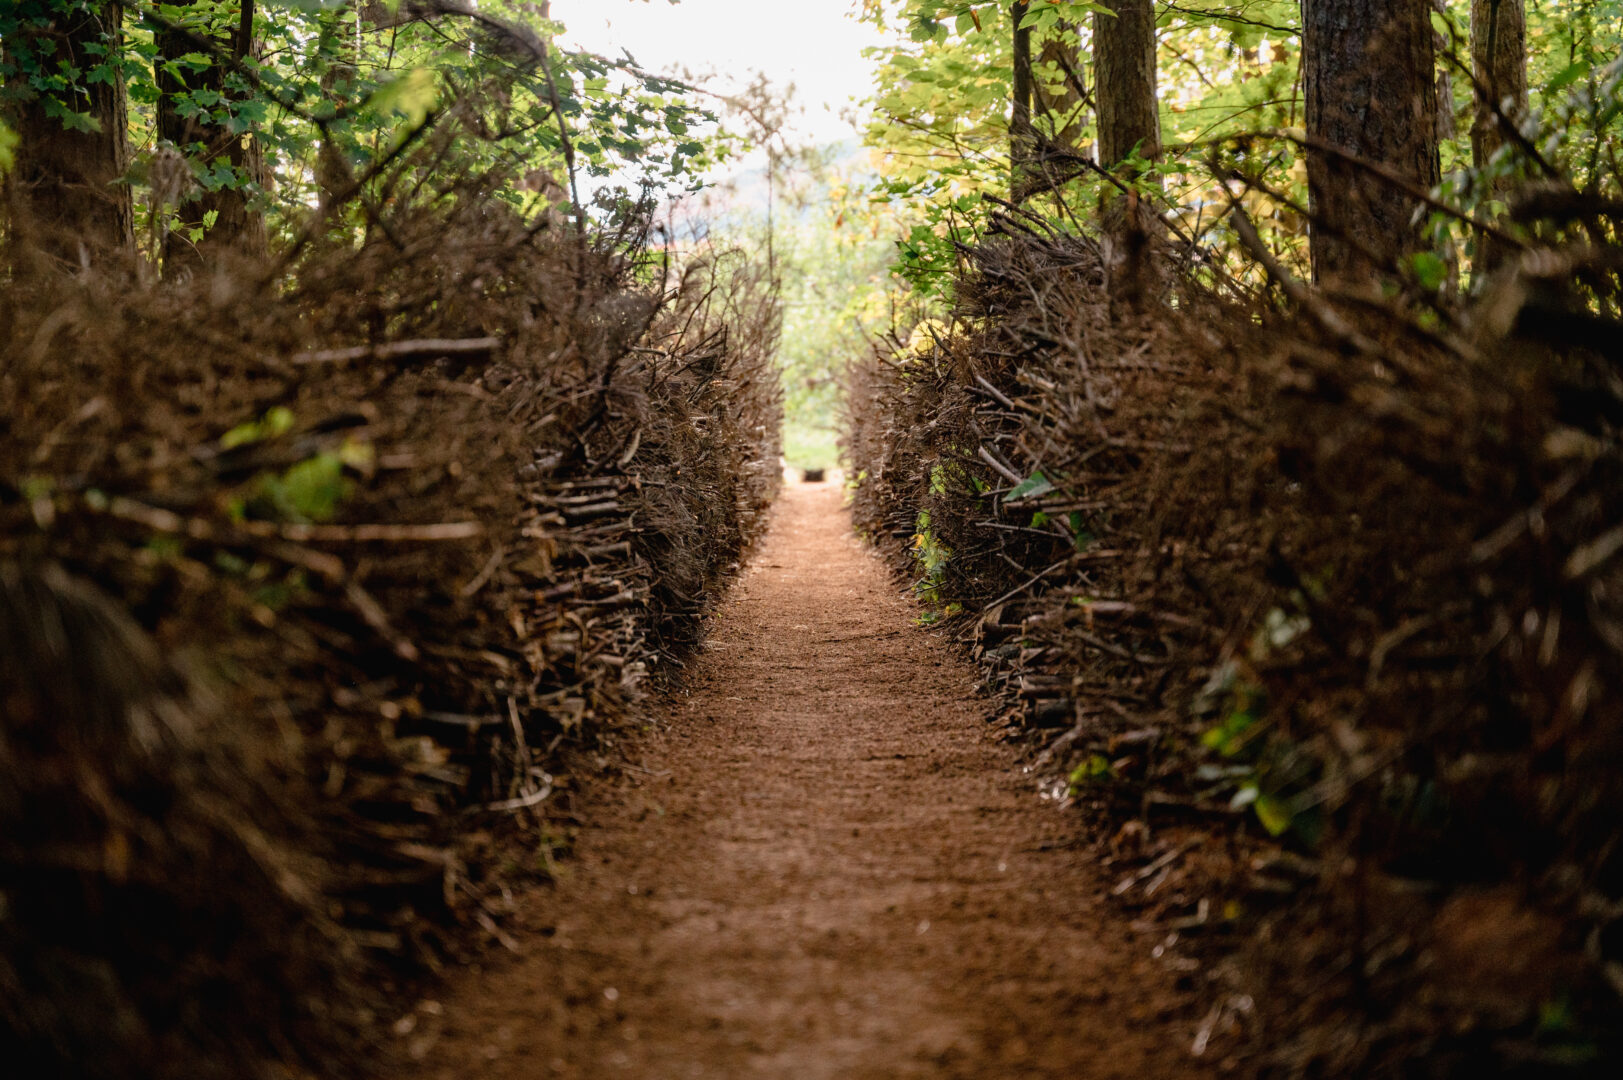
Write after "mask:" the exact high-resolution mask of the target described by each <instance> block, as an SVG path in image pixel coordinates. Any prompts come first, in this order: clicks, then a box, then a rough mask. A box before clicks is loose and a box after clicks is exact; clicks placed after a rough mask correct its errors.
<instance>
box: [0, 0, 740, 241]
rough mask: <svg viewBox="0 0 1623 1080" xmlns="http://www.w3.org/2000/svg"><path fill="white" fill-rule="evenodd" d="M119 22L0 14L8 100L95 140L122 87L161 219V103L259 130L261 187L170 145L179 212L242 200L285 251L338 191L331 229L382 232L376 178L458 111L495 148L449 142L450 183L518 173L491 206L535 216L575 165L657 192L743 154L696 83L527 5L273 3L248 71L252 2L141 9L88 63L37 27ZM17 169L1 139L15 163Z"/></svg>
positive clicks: (133, 7) (41, 12) (230, 127)
mask: <svg viewBox="0 0 1623 1080" xmlns="http://www.w3.org/2000/svg"><path fill="white" fill-rule="evenodd" d="M104 10H105V8H104V6H103V5H100V4H97V3H93V2H92V0H21V2H19V3H15V4H0V38H3V39H4V40H5V43H6V48H5V50H4V53H3V54H0V105H9V106H12V107H15V106H18V105H26V106H28V107H33V108H38V109H41V110H42V111H43V112H44V113H45V114H46V115H48V116H51V117H54V118H56V119H58V120H59V121H60V122H61V123H62V125H63V127H64V128H65V129H67V130H93V129H94V128H95V127H96V126H97V120H96V117H95V116H94V115H93V113H92V110H91V108H90V103H89V94H90V92H91V90H92V88H94V87H95V86H96V85H97V84H103V83H112V82H115V81H118V82H122V83H123V85H124V87H125V89H126V91H127V97H128V101H129V103H130V117H129V122H130V133H129V143H130V145H131V146H132V147H135V148H136V160H135V161H134V163H133V165H132V168H131V170H130V172H129V174H128V177H127V179H128V182H129V183H130V184H131V186H132V187H133V188H134V189H135V194H136V199H135V203H136V206H137V207H138V208H139V213H140V214H142V215H144V216H146V217H147V218H148V219H150V218H151V216H152V215H154V214H172V213H173V207H171V206H166V205H164V203H165V201H166V200H167V199H170V198H171V196H169V195H167V194H162V192H167V191H168V190H169V189H168V188H167V187H165V186H164V185H163V184H161V183H155V181H154V177H153V166H154V163H155V162H158V161H159V157H158V155H159V154H160V152H163V151H166V150H167V149H170V148H167V147H166V146H165V145H164V144H163V143H162V142H161V140H160V139H159V137H158V114H159V109H160V106H162V107H164V108H167V109H168V110H169V111H171V112H172V113H173V114H174V115H175V116H177V117H180V118H182V119H186V120H191V121H193V122H195V124H196V125H198V127H199V129H200V130H202V129H207V130H221V131H226V132H230V133H233V134H240V133H249V134H251V137H252V139H253V141H254V142H255V143H256V144H257V146H258V149H259V152H260V154H261V155H262V158H263V165H264V170H263V172H262V173H261V172H255V171H253V170H250V169H249V168H247V167H246V166H242V165H234V164H233V163H232V162H231V161H230V160H229V159H228V158H227V156H225V155H222V154H221V153H219V151H218V149H217V148H210V147H207V146H204V145H203V144H202V143H194V144H191V145H186V146H179V147H173V148H172V149H174V150H178V151H180V152H181V153H182V154H183V155H184V156H185V159H186V162H187V166H188V168H189V170H190V173H191V176H190V180H191V186H192V190H193V193H192V194H187V193H185V192H184V191H183V192H182V194H181V195H180V196H179V198H180V200H181V201H185V200H187V199H190V198H193V197H195V192H197V191H218V190H221V189H242V190H246V191H248V192H249V194H250V197H251V205H252V206H253V207H255V208H256V209H258V210H261V211H263V212H265V213H266V214H267V220H268V224H269V226H270V232H271V234H272V236H273V237H274V236H281V237H288V236H290V235H292V234H293V233H294V231H295V230H297V229H298V228H301V227H302V223H303V222H304V220H305V219H306V217H307V215H308V213H309V211H310V208H311V207H313V206H317V205H320V204H321V203H322V201H323V198H324V193H326V192H327V191H328V189H336V190H340V191H345V192H353V193H358V194H360V195H362V196H363V198H362V199H360V200H359V201H354V200H352V201H351V202H352V205H350V206H347V207H346V209H345V211H344V213H343V214H342V215H341V216H339V217H337V218H336V219H335V220H334V222H333V224H334V225H335V226H337V227H340V228H350V229H352V230H355V231H356V232H359V231H361V230H363V229H364V228H366V226H367V222H368V220H369V218H368V217H367V213H366V211H365V209H364V203H365V202H366V200H367V198H371V199H372V200H373V201H374V202H383V201H385V200H386V199H387V198H388V197H389V192H386V191H383V190H381V188H378V189H377V190H373V188H375V187H377V186H378V185H379V184H381V179H380V178H379V177H378V172H379V166H380V165H381V164H382V163H383V162H385V161H389V160H391V159H392V157H393V156H394V155H395V154H397V152H398V151H399V150H400V148H401V147H402V146H404V145H406V144H407V143H408V142H410V141H411V140H414V139H418V138H421V137H422V136H423V134H424V132H426V131H428V130H430V129H432V128H434V127H435V126H436V125H438V124H442V123H444V122H445V120H446V117H447V116H449V115H451V114H452V112H453V110H452V108H451V106H452V105H453V104H455V105H456V106H457V109H458V110H460V112H458V113H457V117H458V122H459V123H465V124H469V125H470V126H476V127H477V128H478V129H479V130H480V131H481V132H482V133H483V135H482V137H481V138H479V139H462V140H458V141H456V142H455V144H454V145H452V146H450V147H448V148H447V149H446V152H445V154H444V155H443V156H442V158H441V160H440V161H439V162H438V165H437V168H436V170H435V171H436V173H437V174H440V175H455V174H457V173H459V172H462V173H486V174H490V175H496V176H500V177H504V178H510V179H504V181H503V183H502V184H501V186H499V187H498V188H497V189H496V190H494V191H492V193H491V194H492V195H493V196H494V197H495V198H498V199H501V200H502V201H505V202H508V203H510V204H512V205H514V206H517V207H520V208H522V209H527V210H528V209H545V208H546V206H545V204H546V203H549V202H557V201H560V199H559V196H558V192H560V191H562V190H564V189H565V188H567V186H568V183H567V181H568V174H569V172H570V168H571V166H570V158H571V155H572V159H573V163H574V168H575V169H576V170H579V171H582V172H585V173H587V174H590V175H593V176H599V177H609V176H611V175H612V176H615V177H617V178H620V179H622V180H624V181H626V182H629V183H631V184H634V185H635V184H642V185H647V186H651V187H653V188H655V189H658V188H664V187H673V186H681V185H686V184H691V183H693V182H695V178H696V177H697V176H699V175H700V174H701V173H703V172H704V170H706V169H707V168H708V167H709V166H710V165H712V164H713V163H714V162H715V161H716V160H718V159H719V158H721V157H723V156H725V154H726V153H727V149H726V144H725V141H724V140H721V139H720V138H718V137H717V135H716V132H715V120H716V116H715V114H714V113H713V112H712V111H710V110H709V109H707V108H705V107H703V106H702V105H700V104H696V103H695V101H694V99H693V97H692V95H691V94H690V92H689V90H690V88H689V87H688V86H686V84H684V83H681V82H679V81H677V80H673V79H670V78H666V77H663V76H658V75H654V74H651V73H648V72H645V71H643V70H641V69H640V68H638V67H636V65H635V64H634V63H633V62H632V61H631V60H630V59H629V58H624V57H622V58H619V59H608V58H604V57H600V56H596V55H593V54H591V53H586V52H580V51H573V50H567V49H561V48H558V47H556V46H555V45H554V44H552V41H553V39H554V38H555V37H556V36H557V35H558V33H559V31H560V30H561V29H562V28H561V26H560V25H559V24H558V23H556V22H552V21H549V20H546V19H542V18H540V17H539V16H538V15H537V5H535V4H533V3H529V2H527V0H487V2H484V3H481V4H479V5H478V10H477V12H474V11H473V10H472V9H471V8H470V9H469V11H467V12H458V11H455V10H447V11H445V12H443V13H433V14H429V13H413V12H411V11H401V10H400V5H398V4H384V5H366V6H362V7H360V9H359V11H357V7H356V5H353V4H350V3H346V2H339V0H261V2H260V3H259V4H257V5H256V8H255V19H254V26H253V36H254V39H255V41H256V42H257V43H258V44H259V48H258V50H257V54H256V55H250V56H244V57H237V56H235V55H234V51H233V48H232V41H233V36H234V34H235V31H236V26H237V20H238V19H239V17H240V4H239V3H237V2H236V0H194V2H191V3H164V2H150V3H142V2H138V0H137V2H131V3H127V4H126V5H125V6H124V24H123V26H122V28H117V27H109V28H107V32H106V33H104V35H103V37H102V39H101V40H100V41H99V42H93V43H92V44H90V45H88V46H86V47H85V49H84V53H85V55H83V56H80V57H74V58H69V57H66V56H64V55H62V54H61V49H60V47H59V44H58V41H57V39H55V38H53V37H52V36H50V35H44V34H36V33H31V31H35V30H37V29H38V28H40V27H44V26H46V25H48V24H49V23H50V22H51V20H52V19H61V18H64V17H65V18H74V19H81V18H83V17H85V16H86V15H87V14H88V15H94V14H97V13H99V12H101V11H104ZM373 20H377V21H375V22H374V21H373ZM120 29H121V30H122V34H121V35H119V34H116V33H115V31H117V30H120ZM160 76H161V77H162V78H161V79H160ZM12 156H13V151H12V150H11V149H10V142H9V141H8V140H6V139H5V137H4V136H0V169H3V168H7V167H9V165H8V161H9V160H10V158H11V157H12ZM415 179H421V180H427V179H429V177H427V176H426V175H425V176H423V177H420V178H415ZM397 181H398V178H397ZM369 185H370V186H369ZM155 191H157V192H159V193H160V197H158V198H156V199H155V198H154V197H153V196H154V192H155ZM161 221H162V219H160V220H159V222H153V221H151V220H142V221H138V225H147V226H151V225H156V224H159V223H161ZM140 231H141V234H142V235H143V236H148V235H157V236H161V235H163V234H164V233H165V231H166V230H164V229H162V228H144V229H142V230H140ZM199 235H200V234H199ZM190 238H191V239H197V238H198V237H190Z"/></svg>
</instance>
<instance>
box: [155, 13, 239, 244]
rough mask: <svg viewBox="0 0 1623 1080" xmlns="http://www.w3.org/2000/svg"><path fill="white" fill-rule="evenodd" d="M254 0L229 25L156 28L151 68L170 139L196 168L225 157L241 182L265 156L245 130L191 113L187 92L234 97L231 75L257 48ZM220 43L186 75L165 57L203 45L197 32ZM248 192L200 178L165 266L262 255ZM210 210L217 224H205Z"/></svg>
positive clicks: (168, 239) (186, 200) (185, 201)
mask: <svg viewBox="0 0 1623 1080" xmlns="http://www.w3.org/2000/svg"><path fill="white" fill-rule="evenodd" d="M253 20H254V3H253V0H241V3H240V5H239V7H238V11H237V14H236V16H235V18H233V19H231V20H230V21H229V24H225V23H222V24H221V25H217V26H201V27H197V26H188V27H184V28H175V29H162V30H159V31H158V32H157V33H156V35H155V39H156V41H155V43H156V45H157V48H158V57H157V59H156V61H155V62H154V71H153V74H154V76H155V78H156V80H157V84H158V90H159V94H160V97H159V100H158V110H157V113H158V115H157V120H158V136H159V137H160V138H162V139H164V140H166V141H168V142H170V143H172V144H173V145H174V146H175V147H176V148H177V149H178V150H179V151H180V152H181V153H182V154H184V155H185V156H186V158H187V161H188V162H189V163H190V164H191V165H193V166H194V167H196V168H197V169H198V171H202V172H207V171H208V170H210V169H211V168H212V167H213V166H215V165H216V164H218V163H220V162H225V163H227V164H229V165H230V166H231V167H232V169H233V170H234V171H235V172H236V174H237V180H238V183H239V184H240V183H241V182H242V181H244V180H246V181H248V182H257V181H258V180H260V179H261V178H262V173H263V157H262V154H261V152H260V149H259V147H258V145H257V144H256V143H255V142H254V140H253V139H252V138H251V137H250V135H249V134H248V133H247V132H242V133H237V132H233V131H232V130H231V129H230V127H229V126H227V125H225V124H222V123H218V122H217V121H216V120H215V118H214V117H213V116H212V115H203V116H197V115H192V116H185V115H182V110H181V109H180V104H181V96H182V95H184V94H186V93H188V92H194V91H198V90H206V91H212V92H214V93H217V94H220V95H221V106H222V107H223V106H226V105H227V104H228V102H229V99H230V89H229V78H228V77H229V76H230V74H231V73H232V71H233V70H234V69H235V68H236V67H237V66H238V65H240V64H241V63H242V61H243V60H245V59H246V58H248V57H249V56H251V55H252V54H253ZM198 36H201V37H204V38H207V39H208V40H209V41H211V42H213V43H214V45H215V50H214V55H213V57H212V61H213V62H212V63H211V64H210V65H209V67H208V68H206V69H205V70H203V71H194V72H188V73H187V75H186V78H185V79H181V78H179V77H177V76H176V75H174V74H172V73H171V72H170V71H169V70H168V69H167V62H170V61H173V60H175V59H178V58H179V57H182V56H185V55H186V54H188V53H195V52H198V51H200V50H199V43H198V41H197V40H196V37H198ZM249 196H250V192H249V190H248V189H247V188H245V187H242V186H219V185H216V186H213V187H211V186H210V185H209V184H208V183H206V182H205V183H203V184H201V185H199V187H198V189H197V190H195V191H194V192H191V193H188V194H187V195H186V196H183V198H182V201H181V202H180V204H179V205H178V206H177V207H176V208H175V209H176V212H177V214H178V216H179V228H178V229H177V230H173V231H171V232H169V233H167V234H166V235H165V236H164V239H163V251H162V256H163V265H164V271H165V273H173V272H175V271H178V270H181V269H184V268H186V267H188V266H195V265H198V264H200V263H203V262H206V261H208V260H209V259H211V258H213V257H216V256H218V255H220V254H223V253H226V252H235V253H239V254H243V255H249V256H258V255H263V254H264V252H265V223H264V219H263V218H262V217H261V216H260V215H259V214H258V213H256V212H255V211H253V210H252V209H251V208H250V207H249ZM210 215H212V216H213V217H214V224H213V225H212V226H207V222H208V219H209V217H210ZM200 228H201V229H204V230H205V231H204V232H203V236H202V239H201V240H199V241H197V242H196V243H193V242H192V241H191V240H190V239H189V237H188V236H187V235H186V233H188V232H190V231H191V230H193V229H200Z"/></svg>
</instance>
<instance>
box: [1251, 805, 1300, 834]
mask: <svg viewBox="0 0 1623 1080" xmlns="http://www.w3.org/2000/svg"><path fill="white" fill-rule="evenodd" d="M1252 807H1253V809H1255V810H1256V812H1257V820H1258V821H1260V822H1262V827H1263V828H1264V829H1267V830H1268V835H1269V836H1283V835H1285V832H1286V831H1287V830H1288V829H1289V828H1290V827H1291V822H1292V821H1293V820H1294V819H1295V817H1296V815H1295V813H1293V812H1292V810H1291V808H1290V806H1289V804H1287V803H1286V802H1285V800H1283V799H1278V798H1275V797H1274V796H1272V795H1259V796H1257V800H1256V802H1254V803H1253V804H1252Z"/></svg>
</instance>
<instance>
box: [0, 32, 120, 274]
mask: <svg viewBox="0 0 1623 1080" xmlns="http://www.w3.org/2000/svg"><path fill="white" fill-rule="evenodd" d="M21 6H22V8H23V13H24V14H25V15H29V14H31V15H37V16H38V17H40V18H41V19H43V20H44V22H43V25H40V26H38V27H37V28H36V27H33V26H31V27H30V29H29V30H28V31H27V32H26V33H24V34H20V35H19V40H18V41H16V42H15V43H11V42H8V43H6V50H7V54H8V56H9V57H10V59H11V60H12V62H13V64H14V65H21V66H22V68H23V70H24V72H25V73H26V71H27V70H30V69H32V68H33V66H34V64H35V63H36V62H37V63H40V64H42V65H44V66H46V67H47V68H50V69H59V65H61V64H70V65H72V66H73V67H76V68H78V69H79V71H80V72H81V75H80V76H79V81H78V86H76V87H74V88H73V89H71V90H69V91H64V92H63V93H62V95H61V96H60V97H59V98H58V99H57V100H58V101H59V102H60V104H61V105H63V106H65V107H66V108H67V109H68V110H69V111H70V112H72V113H74V114H76V116H77V119H76V120H75V121H74V126H73V127H71V128H70V127H67V126H65V125H64V122H63V120H62V119H61V117H60V116H53V115H51V112H52V111H53V110H50V109H47V107H46V101H45V100H42V99H41V98H40V97H39V96H38V95H37V94H35V92H34V91H33V90H32V89H31V88H29V87H28V86H27V82H26V74H22V75H19V76H18V77H16V79H15V80H14V83H13V86H12V89H13V90H14V91H15V92H16V93H17V96H18V97H19V98H21V99H22V103H21V105H20V107H19V108H18V109H17V111H16V114H15V118H14V120H13V123H12V126H13V128H14V130H15V133H16V135H17V136H18V146H17V166H16V168H15V169H14V170H13V172H12V174H11V175H10V176H9V177H8V178H7V181H6V203H7V212H8V214H9V217H10V223H11V236H10V243H11V246H12V248H13V250H12V252H11V253H10V254H9V259H10V261H11V262H12V264H13V266H14V267H15V268H16V269H17V270H18V271H22V272H26V271H29V270H33V269H39V268H43V267H45V266H52V265H54V266H55V267H57V268H59V269H60V268H76V267H90V266H95V265H98V264H100V263H105V262H107V261H110V260H113V259H116V258H118V257H120V256H122V255H123V254H125V253H127V252H129V251H130V250H132V249H133V247H134V244H135V230H134V204H133V202H132V199H131V194H130V188H129V185H128V184H126V183H124V174H125V172H126V171H127V169H128V167H129V134H128V104H127V102H126V99H125V91H124V80H123V79H122V78H121V77H119V76H118V75H117V73H116V72H115V73H114V74H113V75H112V77H110V78H107V79H105V80H101V79H98V80H97V81H95V82H89V81H87V79H86V77H87V76H89V75H90V74H91V73H92V71H93V69H95V68H97V67H98V66H100V65H102V64H103V63H104V62H105V60H104V58H105V57H115V58H116V57H117V56H119V55H120V52H121V48H122V40H123V30H122V25H123V18H124V6H123V4H122V3H118V2H113V3H87V4H84V5H83V6H81V7H78V8H75V9H74V10H71V11H67V12H64V11H61V10H59V9H58V8H57V7H56V6H55V5H52V4H50V3H48V2H47V0H23V3H22V5H21ZM28 9H36V10H34V11H32V12H30V11H29V10H28ZM104 50H105V51H104ZM35 58H38V59H37V60H36V59H35Z"/></svg>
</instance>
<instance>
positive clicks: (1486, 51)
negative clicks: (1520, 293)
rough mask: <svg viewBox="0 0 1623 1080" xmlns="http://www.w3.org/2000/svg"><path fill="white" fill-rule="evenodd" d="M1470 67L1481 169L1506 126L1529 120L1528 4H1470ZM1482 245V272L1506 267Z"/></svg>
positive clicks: (1494, 247)
mask: <svg viewBox="0 0 1623 1080" xmlns="http://www.w3.org/2000/svg"><path fill="white" fill-rule="evenodd" d="M1471 67H1472V69H1473V71H1474V73H1475V76H1476V81H1477V82H1478V83H1479V84H1480V85H1481V87H1482V89H1483V91H1484V94H1483V96H1481V97H1479V99H1478V101H1477V107H1476V116H1475V119H1474V121H1473V122H1472V124H1471V160H1472V161H1473V162H1475V163H1476V167H1477V168H1478V169H1481V168H1485V167H1486V166H1487V164H1488V162H1489V161H1491V160H1492V158H1493V155H1494V153H1495V152H1497V151H1498V149H1499V148H1500V147H1501V146H1503V145H1504V144H1505V131H1504V127H1503V124H1504V121H1505V120H1508V121H1509V122H1511V123H1513V124H1519V123H1521V121H1522V118H1523V117H1525V116H1526V115H1527V9H1526V7H1525V5H1524V0H1471ZM1501 115H1502V116H1503V117H1504V119H1503V120H1501V119H1500V117H1501ZM1509 186H1510V178H1509V177H1504V176H1502V177H1499V178H1497V179H1496V180H1494V182H1493V190H1494V191H1495V192H1496V193H1499V194H1503V193H1504V192H1505V191H1506V190H1507V189H1508V188H1509ZM1479 243H1480V245H1481V247H1480V251H1481V255H1480V257H1479V259H1478V267H1477V268H1478V269H1479V270H1482V271H1487V270H1492V269H1493V268H1494V267H1495V266H1498V265H1499V264H1500V263H1502V262H1504V259H1505V252H1504V251H1503V250H1502V246H1501V245H1500V244H1498V243H1495V242H1494V240H1493V238H1492V237H1488V236H1484V237H1481V238H1480V241H1479Z"/></svg>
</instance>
